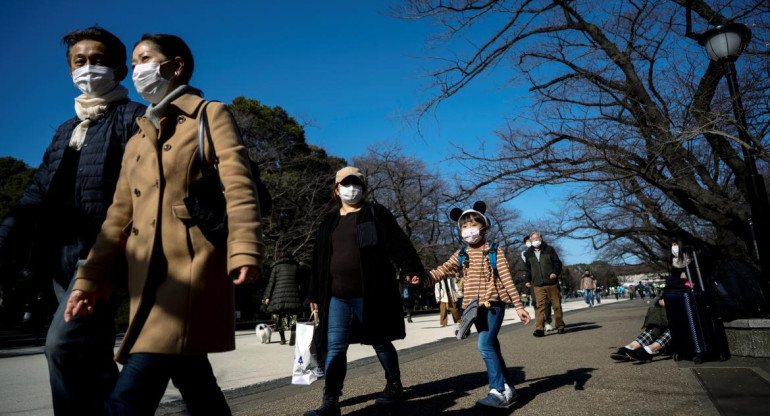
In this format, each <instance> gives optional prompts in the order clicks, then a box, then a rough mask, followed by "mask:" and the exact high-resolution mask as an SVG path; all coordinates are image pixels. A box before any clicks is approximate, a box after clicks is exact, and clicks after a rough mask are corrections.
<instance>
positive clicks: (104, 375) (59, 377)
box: [45, 277, 118, 415]
mask: <svg viewBox="0 0 770 416" xmlns="http://www.w3.org/2000/svg"><path fill="white" fill-rule="evenodd" d="M74 284H75V278H74V277H73V278H72V281H71V282H70V285H69V288H68V289H67V291H66V293H65V294H64V298H63V299H62V301H61V302H59V307H58V308H57V309H56V313H55V314H54V316H53V319H52V320H51V326H50V327H49V329H48V336H47V337H46V341H45V356H46V359H47V360H48V373H49V380H50V384H51V396H52V398H53V409H54V414H56V415H74V414H83V415H99V414H103V413H104V402H105V400H106V399H107V397H108V396H109V395H110V392H112V388H113V387H114V386H115V382H116V380H117V378H118V366H117V365H116V364H115V361H114V360H113V349H114V347H115V307H116V305H115V304H114V303H112V302H97V303H96V305H94V312H93V313H92V314H90V315H87V316H82V317H73V318H72V320H70V322H64V309H65V308H66V306H67V299H69V296H70V293H72V286H73V285H74Z"/></svg>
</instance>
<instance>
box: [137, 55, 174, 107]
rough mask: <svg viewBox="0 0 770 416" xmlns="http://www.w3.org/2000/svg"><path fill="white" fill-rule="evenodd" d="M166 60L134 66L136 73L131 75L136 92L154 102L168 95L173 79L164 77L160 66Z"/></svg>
mask: <svg viewBox="0 0 770 416" xmlns="http://www.w3.org/2000/svg"><path fill="white" fill-rule="evenodd" d="M166 62H168V61H166ZM166 62H148V63H146V64H139V65H137V66H135V67H134V73H133V75H132V76H131V79H133V80H134V88H136V92H138V93H139V95H141V96H142V98H144V99H145V100H147V101H149V102H151V103H153V104H157V103H159V102H160V100H162V99H163V97H165V96H166V92H167V91H168V87H169V85H171V80H169V79H166V78H163V76H162V75H161V74H160V66H161V65H163V64H165V63H166Z"/></svg>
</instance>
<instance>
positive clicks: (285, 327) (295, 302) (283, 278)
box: [264, 253, 303, 345]
mask: <svg viewBox="0 0 770 416" xmlns="http://www.w3.org/2000/svg"><path fill="white" fill-rule="evenodd" d="M302 270H303V269H302V268H300V265H299V263H298V262H297V261H296V260H294V258H293V257H292V256H291V254H290V253H284V254H282V255H281V256H280V258H279V259H278V261H276V262H275V263H274V264H273V270H272V272H271V273H270V280H269V281H268V283H267V287H266V288H265V295H264V303H265V305H267V312H268V313H271V314H273V321H274V322H275V331H277V332H278V335H279V336H280V337H281V345H286V335H284V332H285V331H291V336H290V338H289V345H294V340H295V337H296V332H295V331H296V327H297V312H298V311H299V310H300V309H301V308H302V302H301V301H300V297H299V284H300V282H301V281H302V280H303V279H302V277H301V275H300V274H301V272H302Z"/></svg>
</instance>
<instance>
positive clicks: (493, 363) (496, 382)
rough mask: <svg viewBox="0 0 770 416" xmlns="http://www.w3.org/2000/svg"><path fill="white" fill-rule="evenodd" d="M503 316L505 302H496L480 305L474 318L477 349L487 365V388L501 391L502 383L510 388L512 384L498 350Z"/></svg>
mask: <svg viewBox="0 0 770 416" xmlns="http://www.w3.org/2000/svg"><path fill="white" fill-rule="evenodd" d="M504 317H505V304H503V303H501V302H496V303H493V304H492V305H491V306H490V307H489V308H485V307H483V306H482V307H480V308H479V311H478V316H477V318H476V331H478V333H479V342H478V349H479V352H480V353H481V358H482V359H483V360H484V364H486V366H487V376H488V377H489V388H490V389H495V390H497V391H499V392H501V393H502V392H503V390H505V384H504V383H508V385H509V386H510V387H511V388H513V384H514V383H513V380H512V379H511V377H510V375H509V374H508V366H506V364H505V360H504V359H503V354H502V352H501V351H500V341H498V339H497V334H499V333H500V327H501V326H502V325H503V318H504Z"/></svg>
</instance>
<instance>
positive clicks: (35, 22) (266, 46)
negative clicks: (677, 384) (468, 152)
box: [0, 0, 593, 263]
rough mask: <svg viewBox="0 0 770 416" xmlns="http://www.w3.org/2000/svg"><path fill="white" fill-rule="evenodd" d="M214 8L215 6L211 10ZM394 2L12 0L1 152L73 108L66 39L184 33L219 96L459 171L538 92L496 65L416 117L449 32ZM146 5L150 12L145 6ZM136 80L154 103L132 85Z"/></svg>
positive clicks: (35, 157)
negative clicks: (512, 83)
mask: <svg viewBox="0 0 770 416" xmlns="http://www.w3.org/2000/svg"><path fill="white" fill-rule="evenodd" d="M212 4H216V7H214V6H212ZM392 4H394V2H392V1H310V0H308V1H281V2H270V1H256V0H251V1H221V2H217V3H212V2H208V1H207V2H203V1H197V0H190V1H186V2H182V3H178V2H177V3H171V2H144V3H142V2H139V3H137V2H126V1H103V0H102V1H98V2H97V1H90V0H86V1H78V2H63V1H51V0H47V1H39V2H11V3H9V4H5V5H4V6H3V14H2V16H0V42H1V43H0V45H1V46H2V51H3V52H4V59H3V61H4V62H5V64H4V65H2V66H0V87H1V90H2V91H3V95H4V99H3V100H2V101H0V106H2V108H1V110H2V111H0V114H2V115H3V116H2V117H3V120H2V121H3V125H4V127H5V131H6V133H5V134H4V135H3V137H2V138H0V156H12V157H15V158H19V159H22V160H24V161H25V162H27V163H28V164H30V165H32V166H37V165H38V164H39V163H40V160H41V156H42V154H43V152H44V151H45V148H46V146H47V145H48V143H49V142H50V140H51V138H52V136H53V133H54V131H55V128H56V127H57V126H58V125H59V124H60V123H62V122H63V121H64V120H66V119H68V118H70V117H72V116H74V110H73V104H74V102H73V98H74V97H75V96H76V95H78V93H79V92H78V91H77V89H76V88H75V87H74V86H73V85H72V80H71V77H70V75H69V71H68V67H67V63H66V59H65V56H64V54H65V49H64V46H63V45H61V43H60V39H61V37H62V36H63V35H64V34H66V33H67V32H69V31H71V30H73V29H78V28H85V27H88V26H92V25H99V26H102V27H104V28H106V29H108V30H110V31H111V32H113V33H114V34H116V35H117V36H118V37H119V38H121V39H122V40H123V42H124V43H125V44H126V46H127V48H128V49H129V53H130V50H131V48H132V46H133V44H134V43H135V42H136V41H137V40H138V39H139V38H140V37H141V35H142V34H143V33H171V34H175V35H178V36H180V37H182V38H183V39H185V41H186V42H187V43H188V44H189V45H190V48H191V49H192V51H193V54H194V56H195V60H196V68H195V74H194V75H193V79H192V81H191V84H192V85H194V86H196V87H198V88H200V89H202V90H203V91H204V92H205V96H206V98H208V99H216V100H221V101H225V102H229V101H231V100H232V99H233V98H235V97H237V96H240V95H243V96H246V97H249V98H255V99H258V100H260V101H261V102H262V103H263V104H266V105H270V106H276V105H278V106H281V107H283V108H285V109H286V110H287V111H288V112H289V114H291V115H293V116H294V117H295V118H297V119H298V120H300V122H307V123H310V125H311V126H310V127H308V128H307V138H308V141H309V142H310V143H312V144H316V145H319V146H322V147H324V148H325V149H326V150H327V151H328V152H329V153H331V154H334V155H337V156H341V157H344V158H347V159H350V158H352V157H354V156H359V155H363V154H364V153H365V151H366V148H367V146H370V145H372V144H375V143H380V142H383V141H393V140H397V141H399V142H400V143H401V144H402V146H403V147H404V148H405V150H406V152H407V153H409V154H411V155H413V156H415V157H418V158H420V159H422V160H424V161H425V162H426V163H427V164H428V166H432V167H435V166H438V165H439V164H440V165H441V167H442V170H443V171H445V172H446V171H447V170H451V169H452V165H451V163H441V162H442V161H444V160H445V159H446V158H448V157H449V156H450V154H451V152H452V151H453V150H455V148H454V146H452V145H450V143H455V144H464V143H468V144H469V146H471V147H475V146H476V145H477V143H478V142H479V141H481V140H485V141H488V142H492V141H494V135H493V131H494V130H495V129H498V128H499V127H501V126H502V125H503V123H504V119H505V118H506V117H512V116H515V115H516V114H517V112H519V111H521V110H522V109H523V108H524V107H523V105H522V103H523V102H526V98H527V97H526V91H525V90H519V89H516V88H513V87H505V85H506V81H507V78H506V74H505V71H504V70H497V71H496V72H494V73H492V74H488V75H485V76H482V77H480V78H479V79H477V80H476V81H475V82H474V83H472V84H471V85H470V86H469V87H468V88H467V89H466V90H464V91H462V92H461V93H460V94H458V95H456V96H455V97H452V98H451V99H450V100H448V101H446V102H445V103H443V104H442V105H441V106H439V107H438V109H437V110H436V111H435V112H434V113H431V114H430V115H429V116H428V117H425V118H424V119H423V120H422V122H421V124H420V132H419V133H418V130H417V128H416V126H414V125H413V124H411V123H409V122H408V120H407V119H406V118H405V117H404V116H405V115H406V114H408V113H410V112H411V111H412V110H413V109H414V108H415V107H416V106H417V105H418V104H420V103H421V102H424V101H425V100H426V99H427V98H429V97H430V96H431V92H435V91H432V90H430V89H429V87H430V82H431V79H430V78H428V77H427V76H426V73H427V71H428V69H429V68H430V67H431V66H432V65H435V61H433V60H431V59H429V57H430V56H433V55H435V52H434V51H432V50H431V49H430V48H429V46H430V44H429V41H430V39H431V36H432V35H436V34H438V33H440V31H441V27H438V26H436V25H435V24H434V23H433V22H430V21H427V20H424V21H413V20H402V19H396V18H394V17H392V16H390V15H389V12H390V6H391V5H392ZM142 6H144V7H142ZM124 85H125V86H126V87H127V88H128V89H129V91H131V96H132V98H133V99H134V100H137V101H142V100H141V98H140V97H138V95H137V94H136V93H135V92H134V89H133V85H132V84H131V83H130V75H129V81H128V82H125V81H124ZM559 196H560V192H559V191H558V189H554V190H550V191H549V192H546V191H545V190H539V191H531V192H529V193H527V194H526V195H525V196H523V197H521V198H517V199H516V200H515V201H513V202H512V206H513V207H514V208H517V209H519V210H520V211H522V213H523V214H524V217H525V218H533V217H532V216H531V215H532V214H531V213H532V212H533V210H532V209H529V207H532V206H533V205H534V204H537V205H538V206H539V208H538V210H537V212H539V213H543V212H547V209H542V206H543V205H544V204H543V201H546V204H545V205H551V203H553V204H554V205H553V209H556V208H557V206H556V205H557V204H558V202H557V200H558V198H559ZM559 243H560V245H561V246H562V247H564V249H565V251H566V252H565V253H563V255H562V257H564V258H565V259H566V261H567V262H568V263H576V262H590V261H591V260H592V259H593V254H592V253H589V252H585V249H584V248H583V247H584V245H585V244H584V243H578V242H571V241H561V242H559Z"/></svg>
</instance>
